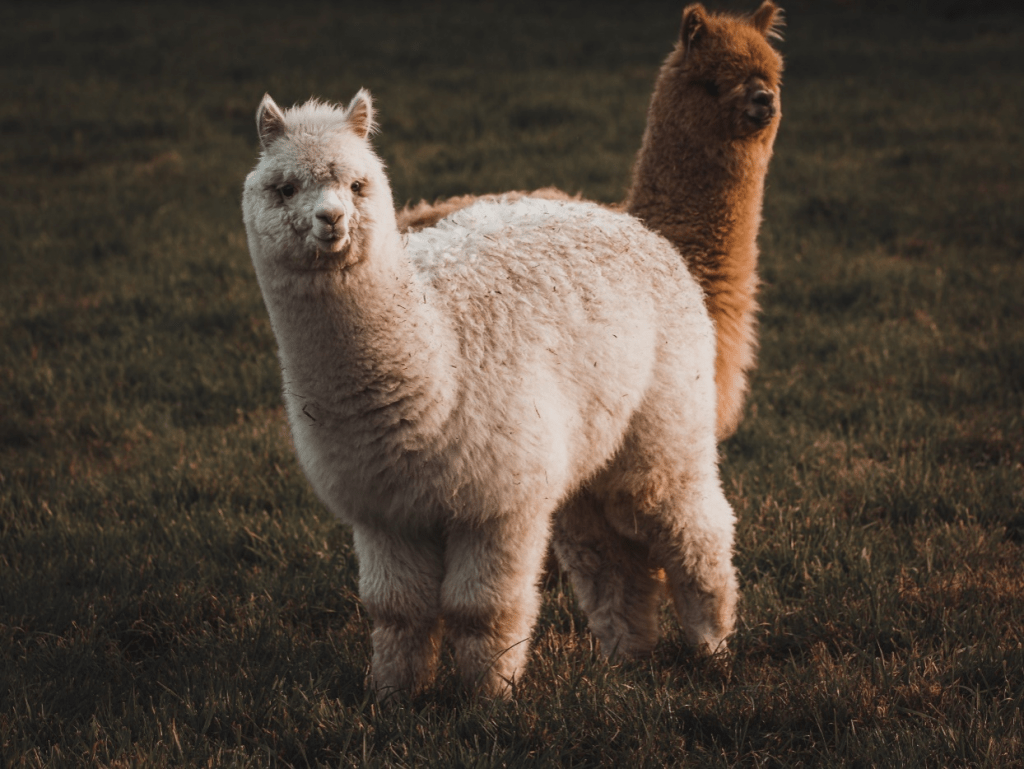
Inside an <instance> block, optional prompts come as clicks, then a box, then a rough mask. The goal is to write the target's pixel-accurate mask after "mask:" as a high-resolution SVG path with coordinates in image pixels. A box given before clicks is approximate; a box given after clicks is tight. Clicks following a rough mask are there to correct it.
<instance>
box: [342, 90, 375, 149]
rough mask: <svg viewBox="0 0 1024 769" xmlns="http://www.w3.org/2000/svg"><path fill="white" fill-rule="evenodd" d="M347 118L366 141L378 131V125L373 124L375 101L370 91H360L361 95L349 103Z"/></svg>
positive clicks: (358, 94)
mask: <svg viewBox="0 0 1024 769" xmlns="http://www.w3.org/2000/svg"><path fill="white" fill-rule="evenodd" d="M345 118H346V119H347V120H348V124H349V127H350V128H351V129H352V130H353V131H355V133H356V136H358V137H359V138H360V139H365V138H366V137H367V136H369V135H370V134H371V133H373V132H374V131H375V130H377V124H376V123H374V122H373V99H372V98H370V92H369V91H367V90H366V89H365V88H360V89H359V93H357V94H356V95H355V96H353V97H352V101H350V102H349V103H348V109H347V110H345Z"/></svg>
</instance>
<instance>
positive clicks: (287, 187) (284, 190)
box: [277, 184, 295, 198]
mask: <svg viewBox="0 0 1024 769" xmlns="http://www.w3.org/2000/svg"><path fill="white" fill-rule="evenodd" d="M277 191H278V192H280V193H281V197H282V198H290V197H291V196H292V195H294V194H295V185H293V184H282V185H281V186H280V187H278V188H277Z"/></svg>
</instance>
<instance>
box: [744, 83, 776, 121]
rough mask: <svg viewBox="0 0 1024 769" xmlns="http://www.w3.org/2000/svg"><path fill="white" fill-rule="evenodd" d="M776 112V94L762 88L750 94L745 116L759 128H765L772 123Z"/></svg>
mask: <svg viewBox="0 0 1024 769" xmlns="http://www.w3.org/2000/svg"><path fill="white" fill-rule="evenodd" d="M776 111H777V110H776V107H775V94H774V93H772V92H771V91H768V90H765V89H763V88H761V89H758V90H756V91H754V92H753V93H752V94H750V97H749V100H748V101H747V108H746V110H745V113H744V114H746V116H747V119H748V120H749V121H750V122H751V123H753V124H754V125H756V126H757V127H758V128H764V127H765V126H766V125H768V124H769V123H770V122H772V118H774V117H775V113H776Z"/></svg>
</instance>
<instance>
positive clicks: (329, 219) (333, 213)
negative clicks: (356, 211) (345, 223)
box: [315, 207, 345, 227]
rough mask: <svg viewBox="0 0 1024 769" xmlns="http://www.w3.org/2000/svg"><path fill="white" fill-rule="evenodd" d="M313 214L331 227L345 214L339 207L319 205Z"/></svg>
mask: <svg viewBox="0 0 1024 769" xmlns="http://www.w3.org/2000/svg"><path fill="white" fill-rule="evenodd" d="M315 215H316V218H317V219H319V220H320V221H321V222H323V223H324V224H327V225H330V226H332V227H333V226H334V225H335V224H337V223H338V220H340V219H341V217H343V216H344V215H345V212H344V210H342V209H341V208H324V207H320V208H318V209H317V210H316V214H315Z"/></svg>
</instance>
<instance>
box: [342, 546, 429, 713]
mask: <svg viewBox="0 0 1024 769" xmlns="http://www.w3.org/2000/svg"><path fill="white" fill-rule="evenodd" d="M353 539H354V541H355V547H356V554H357V555H358V557H359V596H360V598H361V599H362V602H363V605H364V606H365V607H366V610H367V611H368V612H369V614H370V618H371V620H372V621H373V635H372V640H373V662H372V663H371V666H370V679H371V685H372V687H373V688H374V690H375V691H376V692H377V693H378V694H379V695H380V696H388V695H390V694H392V693H394V692H396V691H408V692H415V691H417V690H418V689H421V688H422V687H423V686H425V685H426V684H428V683H430V680H431V678H432V677H433V675H434V671H435V669H436V667H437V658H438V653H439V651H440V641H441V618H440V613H441V612H440V592H441V579H442V577H443V574H444V556H443V549H442V545H441V539H440V537H439V536H436V535H434V534H432V533H428V532H414V533H410V534H405V533H403V534H402V535H397V534H395V533H394V532H392V531H387V530H381V529H371V528H368V527H356V528H355V529H354V531H353Z"/></svg>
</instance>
